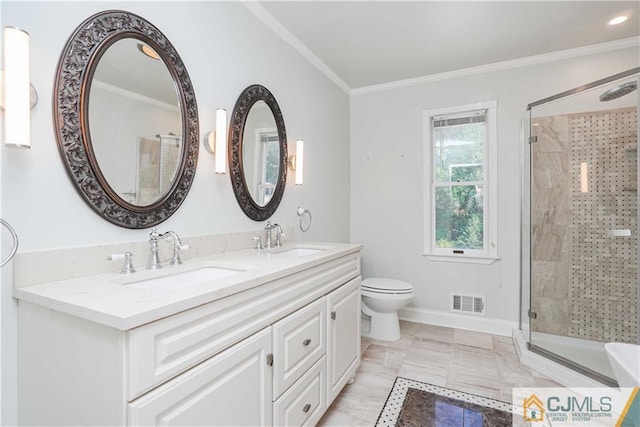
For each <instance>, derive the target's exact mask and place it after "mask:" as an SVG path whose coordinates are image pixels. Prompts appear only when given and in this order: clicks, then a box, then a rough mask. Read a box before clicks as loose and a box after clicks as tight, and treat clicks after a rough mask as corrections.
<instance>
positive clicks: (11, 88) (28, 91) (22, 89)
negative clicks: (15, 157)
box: [2, 27, 38, 148]
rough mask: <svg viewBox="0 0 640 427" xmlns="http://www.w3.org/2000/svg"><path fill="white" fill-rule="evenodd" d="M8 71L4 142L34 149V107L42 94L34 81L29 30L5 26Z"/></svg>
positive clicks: (3, 105)
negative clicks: (32, 119) (30, 58)
mask: <svg viewBox="0 0 640 427" xmlns="http://www.w3.org/2000/svg"><path fill="white" fill-rule="evenodd" d="M3 39H4V73H3V83H2V90H3V92H4V93H3V96H2V108H3V109H4V143H5V145H7V146H9V147H13V148H31V123H30V116H31V112H30V111H29V110H31V108H33V107H34V106H35V105H36V104H37V102H38V93H37V92H36V90H35V88H34V87H33V86H32V85H31V82H30V77H29V76H30V64H29V33H27V32H26V31H24V30H21V29H20V28H15V27H4V30H3Z"/></svg>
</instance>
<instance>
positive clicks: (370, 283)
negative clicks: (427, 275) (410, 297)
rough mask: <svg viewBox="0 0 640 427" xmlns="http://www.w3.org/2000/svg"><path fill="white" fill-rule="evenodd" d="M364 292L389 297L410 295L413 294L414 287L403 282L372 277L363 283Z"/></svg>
mask: <svg viewBox="0 0 640 427" xmlns="http://www.w3.org/2000/svg"><path fill="white" fill-rule="evenodd" d="M362 291H363V293H364V292H367V293H373V294H388V295H399V294H410V293H412V292H413V286H412V285H411V284H409V283H407V282H403V281H401V280H395V279H381V278H376V277H370V278H368V279H365V280H363V281H362Z"/></svg>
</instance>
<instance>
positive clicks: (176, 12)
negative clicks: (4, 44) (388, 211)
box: [0, 1, 350, 425]
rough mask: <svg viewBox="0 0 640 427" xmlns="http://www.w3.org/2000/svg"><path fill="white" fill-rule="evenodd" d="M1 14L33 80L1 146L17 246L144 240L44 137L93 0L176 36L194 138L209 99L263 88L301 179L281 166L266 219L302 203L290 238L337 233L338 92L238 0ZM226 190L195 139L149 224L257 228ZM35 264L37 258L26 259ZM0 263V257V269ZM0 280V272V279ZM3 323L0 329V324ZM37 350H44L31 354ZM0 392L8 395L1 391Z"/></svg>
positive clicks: (193, 229)
mask: <svg viewBox="0 0 640 427" xmlns="http://www.w3.org/2000/svg"><path fill="white" fill-rule="evenodd" d="M0 7H1V8H2V10H1V14H2V25H3V26H5V25H12V26H17V27H21V28H24V29H26V30H27V31H29V32H30V34H31V61H32V65H31V67H32V68H31V80H32V82H33V84H34V86H35V87H36V88H37V89H38V92H39V96H40V99H39V103H38V105H37V106H36V107H35V109H34V110H33V111H32V116H31V117H32V125H31V129H32V137H31V138H32V148H31V150H29V151H14V150H10V149H7V148H4V147H2V148H1V149H2V150H3V153H2V184H3V186H2V207H3V211H2V216H3V218H4V219H6V220H8V221H9V222H10V223H11V224H12V225H13V226H14V227H15V229H16V231H17V232H18V234H19V236H20V242H21V246H20V251H21V252H25V251H34V250H43V249H52V248H60V247H73V246H81V245H96V244H102V243H111V242H126V241H139V240H144V239H145V238H146V236H147V234H148V232H149V230H137V231H135V230H128V229H124V228H120V227H117V226H114V225H112V224H110V223H109V222H107V221H105V220H103V219H101V218H100V217H98V216H97V215H96V214H95V213H94V211H93V210H92V209H91V208H90V207H89V206H87V205H86V204H85V202H84V201H83V199H82V198H81V197H80V196H79V195H78V193H77V192H76V190H75V189H74V187H73V186H72V184H71V182H70V180H69V178H68V176H67V173H66V170H65V168H64V166H63V163H62V161H61V159H60V156H59V154H58V149H57V146H56V141H55V136H54V128H53V120H52V111H51V105H52V89H53V82H54V76H55V70H56V66H57V63H58V57H59V55H60V53H61V51H62V49H63V47H64V45H65V43H66V41H67V39H68V37H69V36H70V35H71V33H72V32H73V31H74V30H75V28H76V27H77V26H78V25H79V24H80V23H81V22H82V21H83V20H85V19H86V18H87V17H89V16H90V15H92V14H94V13H97V12H99V11H102V10H107V9H124V10H127V11H130V12H133V13H137V14H139V15H141V16H143V17H144V18H146V19H147V20H149V21H150V22H151V23H152V24H154V25H155V26H157V27H158V28H159V29H160V30H161V31H162V32H163V33H164V34H165V35H166V36H167V38H168V39H169V40H170V41H171V42H172V44H173V45H174V46H175V47H176V49H177V51H178V52H179V53H180V56H181V58H182V60H183V62H184V63H185V65H186V67H187V70H188V72H189V75H190V77H191V80H192V83H193V86H194V89H195V93H196V97H197V102H198V110H199V119H200V134H201V139H202V136H204V134H205V133H206V132H208V131H210V130H213V129H214V127H215V126H214V124H215V123H214V117H215V110H216V108H219V107H223V108H226V109H227V111H229V113H230V112H231V110H232V108H233V106H234V104H235V101H236V98H237V96H238V95H239V94H240V92H241V91H242V90H243V89H244V88H245V87H247V86H249V85H250V84H255V83H259V84H262V85H264V86H266V87H267V88H269V90H270V91H271V92H272V93H273V94H274V96H275V97H276V99H277V100H278V102H279V104H280V108H281V110H282V112H283V115H284V120H285V125H286V129H287V134H288V136H289V144H290V146H291V145H293V146H294V147H295V140H296V139H297V138H304V140H305V142H306V147H305V150H306V155H305V161H306V165H305V183H304V185H303V186H294V185H293V175H292V174H290V175H289V179H288V184H287V187H286V190H285V193H284V197H283V199H282V202H281V204H280V207H279V209H278V211H277V212H276V214H275V215H274V216H273V217H272V219H271V220H272V221H274V222H278V223H280V224H282V225H287V226H292V225H295V226H296V229H297V223H298V217H297V215H296V213H295V211H296V208H297V207H298V206H304V207H306V208H308V209H309V210H311V212H312V213H313V221H314V222H313V226H312V227H311V230H310V231H309V232H308V233H306V234H302V233H300V232H298V235H297V236H293V237H294V238H297V239H304V240H319V241H337V242H346V241H348V240H349V219H350V217H349V208H350V205H349V186H348V185H347V183H348V182H349V97H348V96H347V95H346V94H345V93H344V92H343V91H342V90H340V89H339V88H337V87H336V86H335V85H334V84H333V83H331V82H330V81H329V80H328V79H327V78H326V77H325V76H324V75H323V74H322V73H320V72H319V71H318V70H317V69H316V68H314V67H313V66H312V65H310V64H309V63H308V62H307V61H306V60H305V59H303V58H302V57H301V56H300V55H299V54H298V53H297V52H296V51H295V50H294V49H293V48H291V47H290V46H289V45H287V44H286V43H285V42H284V41H282V40H281V39H280V38H279V37H278V36H276V35H275V34H274V33H273V32H272V31H271V30H269V29H268V28H267V27H266V26H264V25H263V24H262V23H261V22H260V21H259V20H257V19H256V18H255V17H254V15H252V14H251V13H250V12H249V11H248V10H247V9H246V8H245V7H244V6H242V5H241V4H240V3H238V2H193V3H187V2H179V3H174V2H103V3H98V2H66V3H65V2H43V3H34V2H9V1H3V2H2V3H1V6H0ZM263 226H264V224H262V223H257V222H254V221H252V220H250V219H249V218H247V217H246V216H245V215H244V214H243V213H242V211H241V210H240V208H239V207H238V204H237V202H236V200H235V197H234V195H233V192H232V189H231V185H230V180H229V176H228V175H224V176H219V175H215V174H214V159H213V158H212V156H211V155H210V154H208V153H207V152H206V151H205V150H204V149H202V148H201V149H200V154H199V158H198V168H197V173H196V177H195V181H194V183H193V186H192V187H191V191H190V193H189V195H188V197H187V198H186V200H185V202H184V204H183V205H182V206H181V207H180V209H179V210H178V211H177V212H176V213H175V214H174V215H173V216H172V217H171V218H169V219H168V220H167V221H166V222H165V223H163V224H161V225H160V226H159V229H160V231H165V230H169V229H172V230H175V231H177V232H178V233H180V234H181V235H183V236H194V235H202V234H215V233H224V232H232V231H243V230H252V229H258V228H262V227H263ZM34 268H37V266H34ZM5 274H10V273H9V272H8V270H7V269H6V268H5V269H3V275H4V277H6V275H5ZM3 285H4V287H7V285H9V283H7V282H4V283H3ZM7 294H8V292H7V293H4V292H3V303H4V304H7V305H9V306H10V308H11V310H6V309H5V308H4V307H3V311H2V313H3V315H4V316H3V319H2V326H3V335H4V337H8V338H7V339H9V342H7V341H6V340H5V342H4V343H3V345H2V351H3V357H2V359H3V362H4V366H3V377H2V380H3V384H2V387H3V393H2V395H3V397H4V398H7V396H15V388H14V387H15V372H16V368H15V310H14V308H15V303H14V301H12V300H11V299H10V297H8V295H7ZM6 330H9V333H7V334H5V331H6ZM43 357H46V355H43ZM7 399H8V398H7ZM4 402H5V403H6V404H5V405H4V406H3V423H2V424H3V425H10V424H13V423H14V422H15V418H14V417H15V410H14V406H15V404H14V402H9V403H7V400H6V399H5V400H4Z"/></svg>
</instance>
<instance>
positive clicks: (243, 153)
mask: <svg viewBox="0 0 640 427" xmlns="http://www.w3.org/2000/svg"><path fill="white" fill-rule="evenodd" d="M230 133H231V138H230V139H231V142H230V144H229V148H228V151H229V163H230V165H229V166H230V167H229V168H230V170H231V174H230V176H231V184H232V187H233V192H234V193H235V195H236V200H238V204H239V205H240V208H241V209H242V211H243V212H244V213H245V215H247V216H248V217H249V218H251V219H253V220H255V221H264V220H266V219H268V218H270V217H271V216H272V215H273V214H274V213H275V211H276V209H277V208H278V205H279V204H280V201H281V200H282V195H283V194H284V188H285V184H286V182H287V132H286V130H285V127H284V118H283V117H282V112H281V111H280V107H279V106H278V102H277V101H276V99H275V97H274V96H273V94H272V93H271V92H270V91H269V90H268V89H267V88H266V87H264V86H261V85H251V86H249V87H247V88H246V89H245V90H244V91H242V93H241V94H240V96H239V97H238V100H237V101H236V105H235V106H234V107H233V113H232V114H231V123H230Z"/></svg>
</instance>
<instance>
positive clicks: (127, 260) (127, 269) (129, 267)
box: [107, 252, 136, 274]
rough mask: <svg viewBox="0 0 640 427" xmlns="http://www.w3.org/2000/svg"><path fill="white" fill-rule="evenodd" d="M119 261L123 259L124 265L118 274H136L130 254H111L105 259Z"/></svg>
mask: <svg viewBox="0 0 640 427" xmlns="http://www.w3.org/2000/svg"><path fill="white" fill-rule="evenodd" d="M119 259H124V264H123V265H122V270H120V274H131V273H135V272H136V269H135V268H134V267H133V262H132V259H133V254H132V253H131V252H125V253H123V254H112V255H109V256H108V257H107V260H109V261H116V260H119Z"/></svg>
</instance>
